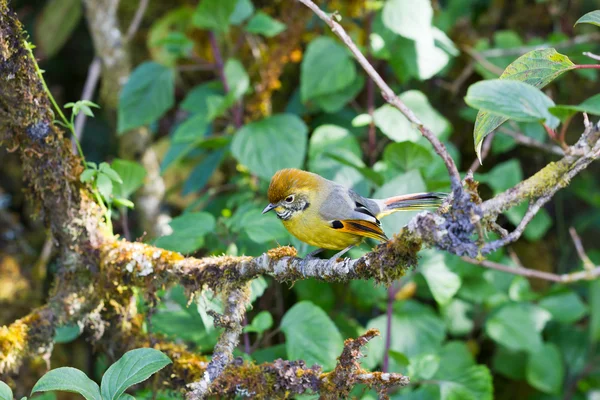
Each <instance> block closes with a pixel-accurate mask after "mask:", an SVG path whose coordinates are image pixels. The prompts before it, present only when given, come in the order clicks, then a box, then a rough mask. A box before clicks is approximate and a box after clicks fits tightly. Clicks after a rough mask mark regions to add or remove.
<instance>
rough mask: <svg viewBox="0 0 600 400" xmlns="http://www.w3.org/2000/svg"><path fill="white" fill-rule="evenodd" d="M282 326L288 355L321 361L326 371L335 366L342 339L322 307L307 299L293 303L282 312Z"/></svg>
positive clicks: (294, 358) (316, 361) (318, 362)
mask: <svg viewBox="0 0 600 400" xmlns="http://www.w3.org/2000/svg"><path fill="white" fill-rule="evenodd" d="M281 330H282V331H283V332H284V333H285V337H286V343H285V345H286V350H287V355H288V357H289V358H290V359H291V360H298V359H303V360H304V361H306V364H307V365H313V364H320V365H321V366H323V369H324V370H325V371H329V370H332V369H333V368H334V367H335V364H336V358H337V357H338V356H339V355H340V353H341V352H342V349H343V347H344V344H343V339H342V335H340V332H339V331H338V329H337V327H336V326H335V324H334V323H333V321H331V319H330V318H329V316H328V315H327V314H326V313H325V312H324V311H323V310H322V309H320V308H319V307H317V306H315V305H314V304H313V303H311V302H310V301H301V302H299V303H296V304H295V305H294V306H293V307H292V308H290V309H289V310H288V311H287V312H286V313H285V315H284V316H283V319H282V320H281Z"/></svg>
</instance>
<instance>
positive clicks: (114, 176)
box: [99, 162, 123, 183]
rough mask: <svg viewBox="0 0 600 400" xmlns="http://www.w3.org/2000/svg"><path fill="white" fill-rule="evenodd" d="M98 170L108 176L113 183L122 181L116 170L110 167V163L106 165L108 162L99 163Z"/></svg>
mask: <svg viewBox="0 0 600 400" xmlns="http://www.w3.org/2000/svg"><path fill="white" fill-rule="evenodd" d="M99 171H100V172H102V173H103V174H105V175H106V176H108V177H109V178H110V180H111V181H113V182H114V183H123V180H122V179H121V177H120V176H119V174H118V173H117V171H115V170H114V169H112V168H111V167H110V165H108V163H106V162H103V163H100V167H99Z"/></svg>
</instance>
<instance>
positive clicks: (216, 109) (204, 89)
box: [181, 82, 226, 121]
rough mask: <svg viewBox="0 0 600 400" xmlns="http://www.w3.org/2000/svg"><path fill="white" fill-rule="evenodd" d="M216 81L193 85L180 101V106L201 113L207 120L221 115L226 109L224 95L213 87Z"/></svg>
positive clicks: (193, 112)
mask: <svg viewBox="0 0 600 400" xmlns="http://www.w3.org/2000/svg"><path fill="white" fill-rule="evenodd" d="M216 83H217V82H208V83H203V84H201V85H198V86H196V87H194V88H193V89H192V90H190V91H189V93H188V94H187V95H186V96H185V99H183V101H182V102H181V108H182V109H183V110H185V111H189V112H191V113H192V114H202V115H204V116H205V117H206V120H207V121H212V120H213V119H215V118H216V117H218V116H221V115H222V114H223V112H224V111H225V109H226V107H225V106H224V105H225V96H223V93H222V91H220V90H217V89H216V88H215V84H216ZM218 84H219V85H220V82H218Z"/></svg>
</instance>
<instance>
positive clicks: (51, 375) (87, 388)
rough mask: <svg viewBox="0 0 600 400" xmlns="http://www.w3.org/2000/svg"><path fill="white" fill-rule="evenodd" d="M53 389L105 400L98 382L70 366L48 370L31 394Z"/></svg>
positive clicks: (96, 399)
mask: <svg viewBox="0 0 600 400" xmlns="http://www.w3.org/2000/svg"><path fill="white" fill-rule="evenodd" d="M51 390H58V391H62V392H70V393H79V394H80V395H82V396H83V397H85V398H86V399H87V400H103V397H102V395H101V394H100V388H99V387H98V384H97V383H96V382H94V381H93V380H91V379H90V378H88V376H87V375H86V374H84V373H83V372H82V371H80V370H78V369H75V368H70V367H62V368H56V369H53V370H50V371H48V372H46V373H45V374H44V375H43V376H42V377H41V378H40V380H39V381H37V383H36V384H35V386H34V387H33V389H31V394H32V395H33V394H34V393H39V392H48V391H51ZM11 400H12V397H11Z"/></svg>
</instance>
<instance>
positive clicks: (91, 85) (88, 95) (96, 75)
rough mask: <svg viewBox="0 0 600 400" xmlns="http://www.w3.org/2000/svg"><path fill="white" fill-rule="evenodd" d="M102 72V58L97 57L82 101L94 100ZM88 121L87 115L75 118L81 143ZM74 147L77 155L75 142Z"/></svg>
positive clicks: (90, 70) (87, 80) (89, 70)
mask: <svg viewBox="0 0 600 400" xmlns="http://www.w3.org/2000/svg"><path fill="white" fill-rule="evenodd" d="M101 70H102V61H101V60H100V57H98V56H95V57H94V59H93V60H92V63H91V64H90V67H89V68H88V74H87V77H86V78H85V84H84V85H83V92H82V93H81V100H90V101H91V100H92V98H93V97H94V93H95V92H96V86H98V80H100V72H101ZM86 119H87V115H85V113H79V114H77V117H76V118H75V137H76V138H77V140H78V141H79V142H81V137H82V135H83V127H84V126H85V121H86ZM72 147H73V154H77V145H76V142H75V141H73V144H72Z"/></svg>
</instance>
